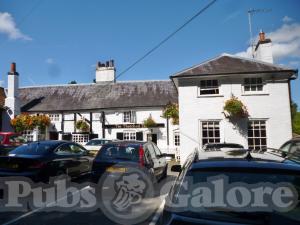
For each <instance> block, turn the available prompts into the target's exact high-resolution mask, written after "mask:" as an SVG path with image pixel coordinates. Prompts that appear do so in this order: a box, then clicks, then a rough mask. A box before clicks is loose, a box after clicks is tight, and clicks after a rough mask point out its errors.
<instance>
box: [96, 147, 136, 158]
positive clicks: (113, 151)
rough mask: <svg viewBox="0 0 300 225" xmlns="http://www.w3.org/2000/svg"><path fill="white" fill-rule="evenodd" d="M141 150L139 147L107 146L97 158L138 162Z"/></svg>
mask: <svg viewBox="0 0 300 225" xmlns="http://www.w3.org/2000/svg"><path fill="white" fill-rule="evenodd" d="M139 148H140V146H139V145H118V144H107V145H103V146H102V148H101V151H99V153H98V155H97V156H96V158H101V159H124V160H130V161H138V160H139Z"/></svg>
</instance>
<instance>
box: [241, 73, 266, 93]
mask: <svg viewBox="0 0 300 225" xmlns="http://www.w3.org/2000/svg"><path fill="white" fill-rule="evenodd" d="M263 86H264V84H263V80H262V78H261V77H255V78H245V80H244V92H257V91H263Z"/></svg>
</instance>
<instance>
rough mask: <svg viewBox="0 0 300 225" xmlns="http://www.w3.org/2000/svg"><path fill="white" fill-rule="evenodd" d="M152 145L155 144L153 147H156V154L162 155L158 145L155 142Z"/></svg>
mask: <svg viewBox="0 0 300 225" xmlns="http://www.w3.org/2000/svg"><path fill="white" fill-rule="evenodd" d="M152 146H153V148H154V151H155V155H156V156H160V155H161V151H160V149H159V148H158V147H157V146H156V145H153V144H152Z"/></svg>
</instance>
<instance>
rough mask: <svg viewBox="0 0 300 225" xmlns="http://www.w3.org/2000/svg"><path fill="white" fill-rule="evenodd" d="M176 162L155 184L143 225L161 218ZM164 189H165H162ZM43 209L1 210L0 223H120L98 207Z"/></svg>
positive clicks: (27, 224) (92, 224)
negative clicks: (90, 210) (51, 210)
mask: <svg viewBox="0 0 300 225" xmlns="http://www.w3.org/2000/svg"><path fill="white" fill-rule="evenodd" d="M174 164H176V162H174V161H171V162H169V171H168V176H167V178H166V179H164V180H162V181H160V182H159V183H157V184H155V186H154V188H155V190H154V191H155V196H154V198H153V199H152V201H153V203H154V204H153V207H155V209H154V210H153V214H152V215H151V216H149V217H148V218H147V219H146V220H145V221H143V222H141V223H139V224H141V225H146V224H150V225H155V224H156V222H157V220H158V219H159V216H160V213H161V211H162V209H163V203H164V198H165V196H166V195H167V194H168V192H169V189H170V187H171V185H170V184H172V183H173V182H174V180H175V178H176V176H177V173H174V172H171V171H170V168H171V166H172V165H174ZM162 189H164V190H162ZM41 211H42V210H39V209H36V210H33V211H32V210H31V211H30V210H28V211H25V212H1V213H0V224H3V225H10V224H13V225H17V224H18V225H35V224H43V225H62V224H72V225H94V224H102V225H113V224H118V223H116V222H113V221H111V220H110V219H108V218H107V217H106V216H105V215H104V213H103V212H102V211H101V210H100V209H97V210H96V211H93V212H41Z"/></svg>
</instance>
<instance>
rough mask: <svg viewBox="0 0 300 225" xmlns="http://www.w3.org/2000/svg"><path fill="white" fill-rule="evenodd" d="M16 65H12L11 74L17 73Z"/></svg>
mask: <svg viewBox="0 0 300 225" xmlns="http://www.w3.org/2000/svg"><path fill="white" fill-rule="evenodd" d="M16 71H17V70H16V63H15V62H13V63H11V64H10V72H11V73H16Z"/></svg>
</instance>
